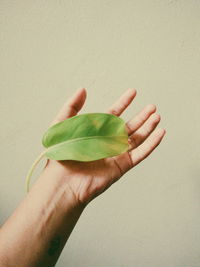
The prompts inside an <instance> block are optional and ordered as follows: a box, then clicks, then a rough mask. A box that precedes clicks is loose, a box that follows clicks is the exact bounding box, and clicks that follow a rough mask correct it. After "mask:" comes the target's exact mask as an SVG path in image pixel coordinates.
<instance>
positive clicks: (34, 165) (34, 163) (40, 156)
mask: <svg viewBox="0 0 200 267" xmlns="http://www.w3.org/2000/svg"><path fill="white" fill-rule="evenodd" d="M45 153H46V150H44V151H42V153H40V155H39V156H38V157H37V158H36V160H35V161H34V162H33V164H32V166H31V168H30V170H29V171H28V174H27V176H26V192H27V193H28V191H29V183H30V178H31V176H32V173H33V171H34V169H35V167H36V166H37V164H38V163H39V161H40V160H41V159H42V158H43V157H44V156H45Z"/></svg>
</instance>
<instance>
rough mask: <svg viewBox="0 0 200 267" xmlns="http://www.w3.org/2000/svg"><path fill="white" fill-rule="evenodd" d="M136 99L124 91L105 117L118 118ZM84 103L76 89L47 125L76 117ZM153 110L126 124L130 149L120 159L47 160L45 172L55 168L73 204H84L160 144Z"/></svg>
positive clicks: (82, 91)
mask: <svg viewBox="0 0 200 267" xmlns="http://www.w3.org/2000/svg"><path fill="white" fill-rule="evenodd" d="M135 96H136V90H135V89H129V90H127V91H126V92H125V93H124V94H123V95H122V96H121V97H120V98H119V100H118V101H117V102H116V103H114V104H113V105H112V106H111V107H110V108H109V109H108V111H107V113H110V114H113V115H116V116H120V115H121V114H122V112H123V111H124V110H125V109H126V108H127V107H128V106H129V105H130V104H131V102H132V101H133V99H134V98H135ZM85 99H86V90H85V89H84V88H83V89H79V90H78V91H77V92H76V93H75V94H74V95H73V96H72V97H71V98H70V99H69V100H68V101H67V102H66V103H65V104H64V105H63V107H62V108H61V110H60V112H59V113H58V114H57V116H56V118H55V119H54V121H53V122H52V124H51V125H53V124H55V123H58V122H60V121H63V120H65V119H67V118H69V117H72V116H75V115H77V113H78V112H79V111H80V110H81V108H82V106H83V104H84V102H85ZM155 111H156V106H155V105H153V104H149V105H147V106H145V107H144V108H143V109H142V111H140V112H139V113H138V114H137V115H136V116H135V117H133V118H132V119H131V120H130V121H128V122H127V123H126V129H127V132H128V135H129V144H130V149H129V151H127V152H124V153H122V154H121V155H118V156H115V157H110V158H105V159H101V160H96V161H90V162H80V161H73V160H64V161H56V160H50V159H48V160H47V164H46V166H45V168H47V169H48V168H49V169H51V168H56V169H57V170H59V173H60V174H61V175H62V176H63V177H65V182H66V184H67V187H69V189H70V190H71V191H72V193H73V195H74V197H75V198H76V201H77V202H78V203H80V204H88V203H89V202H90V201H91V200H92V199H94V198H95V197H96V196H98V195H99V194H101V193H102V192H104V191H105V190H106V189H107V188H109V187H110V186H111V185H112V184H113V183H114V182H116V181H117V180H118V179H119V178H120V177H122V176H123V174H125V173H126V172H127V171H128V170H130V169H132V168H133V167H134V166H136V165H137V164H138V163H139V162H141V161H142V160H144V159H145V158H146V157H147V156H148V155H149V154H150V153H151V152H152V151H153V150H154V149H155V148H156V147H157V146H158V145H159V143H160V142H161V140H162V138H163V136H164V135H165V130H164V129H161V128H160V129H156V130H154V129H155V128H156V126H157V125H158V123H159V122H160V115H158V114H156V113H155Z"/></svg>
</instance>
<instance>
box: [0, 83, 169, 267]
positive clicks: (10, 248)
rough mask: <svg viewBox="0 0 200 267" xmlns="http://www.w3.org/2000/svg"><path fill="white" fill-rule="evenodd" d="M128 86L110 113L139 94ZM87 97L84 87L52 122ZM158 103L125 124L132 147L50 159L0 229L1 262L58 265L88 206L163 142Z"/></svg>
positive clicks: (9, 266) (119, 111)
mask: <svg viewBox="0 0 200 267" xmlns="http://www.w3.org/2000/svg"><path fill="white" fill-rule="evenodd" d="M136 94H137V93H136V90H135V89H128V90H127V91H126V92H125V93H124V94H123V95H122V96H121V97H120V98H119V99H118V100H117V101H116V102H115V103H114V104H113V105H112V106H111V107H110V108H109V109H108V110H107V111H106V112H107V113H110V114H114V115H116V116H120V115H121V114H122V112H123V111H124V110H125V109H126V108H127V107H128V106H129V105H130V104H131V102H132V101H133V99H134V98H135V96H136ZM85 100H86V90H85V89H84V88H81V89H79V90H77V91H76V93H75V94H74V95H73V96H72V97H71V98H70V99H69V100H68V101H67V102H66V103H65V104H64V105H63V107H62V108H61V110H60V111H59V112H58V114H57V116H56V117H55V119H54V120H53V121H52V123H51V125H53V124H55V123H57V122H60V121H63V120H65V119H67V118H69V117H72V116H75V115H77V114H78V112H79V111H80V110H81V108H82V106H83V104H84V103H85ZM160 119H161V118H160V115H158V114H157V113H156V106H155V105H153V104H149V105H147V106H145V107H144V108H143V109H142V110H141V111H140V112H139V113H138V114H137V115H136V116H134V117H133V118H132V119H130V120H129V121H128V122H127V123H126V129H127V133H128V135H129V145H130V147H129V150H128V151H127V152H124V153H122V154H120V155H118V156H115V157H110V158H105V159H101V160H96V161H91V162H79V161H73V160H66V161H56V160H50V159H48V160H47V162H46V165H45V167H44V168H43V170H42V172H41V175H40V176H39V178H38V179H37V181H36V182H35V184H34V185H33V186H32V188H31V190H30V191H29V193H28V194H27V196H26V197H25V198H24V199H23V201H22V202H21V203H20V204H19V206H18V207H17V208H16V210H15V211H14V212H13V214H12V215H11V216H10V217H9V218H8V219H7V220H6V221H5V223H4V224H3V225H2V227H1V228H0V266H2V267H3V266H5V267H13V266H20V267H26V266H28V267H35V266H37V267H39V266H42V267H45V266H47V267H51V266H55V264H56V262H57V260H58V258H59V256H60V254H61V252H62V250H63V248H64V246H65V244H66V242H67V240H68V238H69V236H70V234H71V232H72V230H73V228H74V226H75V225H76V223H77V221H78V219H79V217H80V216H81V213H82V212H83V211H84V209H85V207H86V206H87V205H88V204H89V203H90V202H91V201H92V200H93V199H95V198H96V197H97V196H98V195H100V194H101V193H103V192H104V191H105V190H106V189H108V188H109V187H110V186H111V185H112V184H113V183H115V182H116V181H117V180H118V179H120V178H121V177H122V176H123V175H124V174H125V173H126V172H127V171H129V170H131V169H132V168H133V167H134V166H136V165H137V164H138V163H140V162H141V161H142V160H144V159H145V158H146V157H147V156H148V155H150V153H151V152H152V151H153V150H154V149H155V148H156V147H157V146H158V145H159V144H160V142H161V140H162V138H163V137H164V135H165V132H166V131H165V129H162V128H156V127H157V125H158V124H159V122H160Z"/></svg>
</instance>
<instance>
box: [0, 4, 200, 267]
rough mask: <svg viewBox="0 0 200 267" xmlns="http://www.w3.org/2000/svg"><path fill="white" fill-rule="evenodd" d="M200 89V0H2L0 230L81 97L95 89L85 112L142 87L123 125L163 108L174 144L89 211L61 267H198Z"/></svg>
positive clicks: (165, 142) (104, 106)
mask: <svg viewBox="0 0 200 267" xmlns="http://www.w3.org/2000/svg"><path fill="white" fill-rule="evenodd" d="M199 84H200V2H199V1H198V0H196V1H195V0H188V1H186V0H185V1H181V0H179V1H178V0H177V1H176V0H174V1H173V0H163V1H161V0H157V1H156V0H155V1H149V0H146V1H144V0H142V1H141V0H137V1H134V0H132V1H131V0H126V1H120V0H107V1H106V0H75V1H74V0H66V1H64V0H60V1H58V0H57V1H53V0H50V1H41V0H38V1H25V0H24V1H22V0H21V1H20V0H19V1H9V0H1V1H0V93H1V95H0V107H1V113H0V114H1V117H0V118H1V131H0V140H1V161H0V168H1V178H0V222H1V223H3V222H4V221H5V220H6V218H7V217H8V216H9V215H10V214H11V213H12V212H13V210H14V209H15V208H16V207H17V206H18V205H19V203H20V201H21V200H22V199H23V198H24V197H25V189H24V182H25V176H26V174H27V171H28V169H29V168H30V165H31V164H32V162H33V161H34V160H35V158H36V157H37V156H38V154H39V153H40V152H41V151H42V149H43V147H42V145H41V138H42V135H43V133H44V131H46V129H47V128H48V127H49V124H50V122H51V121H52V119H53V118H54V117H55V115H56V113H57V112H58V110H59V109H60V107H61V106H62V105H63V104H64V102H65V101H66V100H67V99H68V97H70V96H71V95H72V94H73V93H74V91H75V90H77V89H78V88H80V87H85V88H87V92H88V98H87V102H86V105H85V106H84V108H83V110H82V113H85V112H103V111H105V110H106V109H107V108H108V107H109V106H110V105H111V104H112V103H113V102H114V101H115V100H116V99H117V98H118V97H119V96H120V95H121V94H122V93H123V92H124V91H125V90H126V89H128V88H136V89H137V92H138V94H137V97H136V99H135V101H134V103H133V104H132V105H131V106H130V107H129V109H128V110H127V111H126V112H125V113H124V114H123V115H122V118H124V119H125V120H127V119H130V118H132V117H133V116H134V115H135V114H136V113H137V112H138V111H140V110H141V109H142V108H143V107H144V106H145V105H146V104H149V103H153V104H156V105H157V108H158V113H159V114H160V115H161V118H162V121H161V123H160V127H163V128H165V129H166V131H167V133H166V136H165V138H164V140H163V142H162V143H161V145H160V146H159V147H158V148H157V149H156V150H155V152H154V153H153V154H151V156H150V157H148V159H145V160H144V161H143V162H142V163H141V164H140V165H137V166H136V167H135V168H134V169H132V170H131V171H129V172H128V173H127V174H126V175H124V177H123V178H122V179H121V180H120V181H118V182H117V183H115V184H114V185H113V186H112V187H111V188H109V189H108V190H107V191H106V192H105V193H104V194H102V195H101V196H99V197H98V198H96V199H95V200H94V201H93V202H92V203H90V205H89V206H88V207H87V208H86V209H85V211H84V213H83V214H82V216H81V218H80V220H79V221H78V223H77V225H76V227H75V229H74V230H73V232H72V235H71V236H70V239H69V241H68V242H67V245H66V247H65V248H64V250H63V252H62V255H61V257H60V259H59V261H58V263H57V266H58V267H64V266H68V267H93V266H96V267H102V266H104V267H132V266H133V267H146V266H148V267H188V266H190V267H197V266H200V242H199V241H200V164H199V161H200V153H199V152H200V149H199V148H200V134H199V131H200V124H199V115H200V105H199V97H200V86H199ZM43 165H44V162H43V163H41V165H40V166H38V169H37V170H36V173H39V172H40V168H42V167H43ZM36 173H35V177H34V178H33V180H32V183H33V182H34V179H37V174H36Z"/></svg>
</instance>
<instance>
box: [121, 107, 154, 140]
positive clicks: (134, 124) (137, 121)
mask: <svg viewBox="0 0 200 267" xmlns="http://www.w3.org/2000/svg"><path fill="white" fill-rule="evenodd" d="M155 111H156V106H155V105H154V104H148V105H146V106H145V107H144V108H143V109H142V110H141V111H140V112H139V113H138V114H137V115H136V116H135V117H134V118H133V119H131V120H129V121H128V122H127V123H126V128H127V132H128V135H131V134H132V133H133V132H134V131H136V130H137V129H138V128H139V127H140V126H141V125H143V123H144V122H145V121H146V120H147V119H148V118H149V117H150V115H151V114H152V113H154V112H155Z"/></svg>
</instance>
